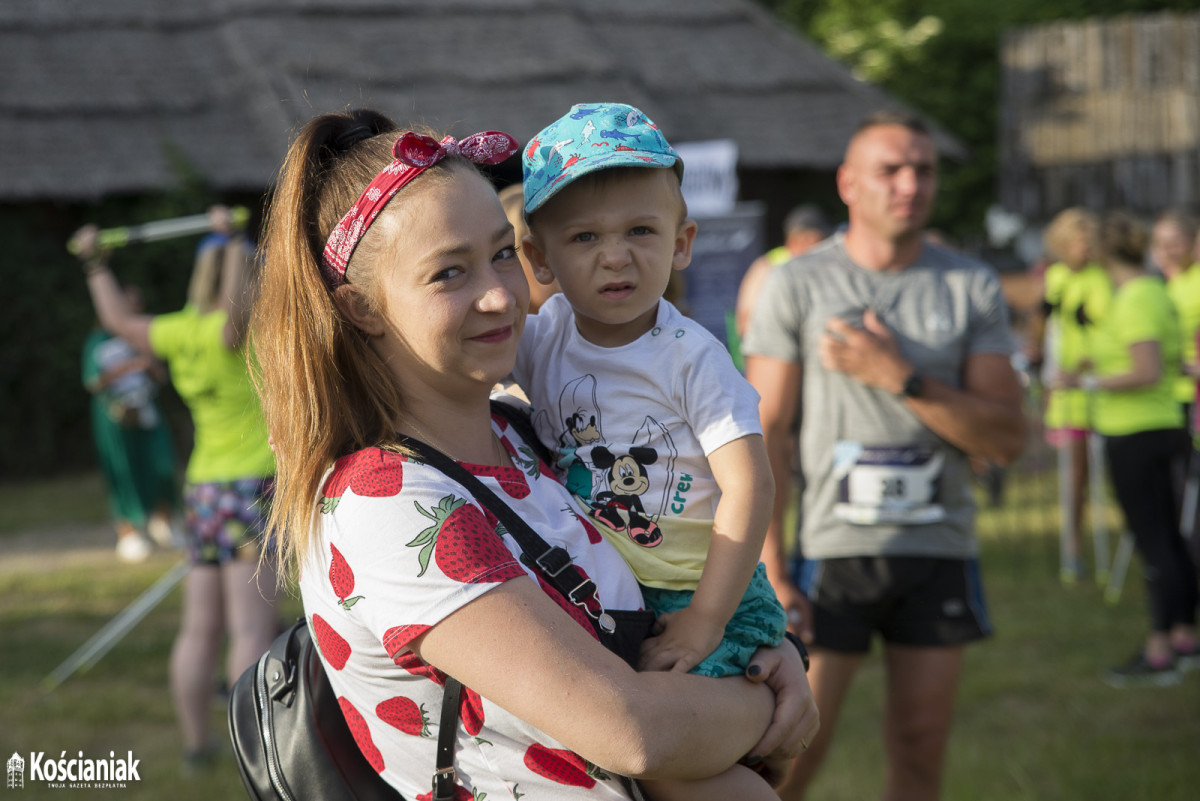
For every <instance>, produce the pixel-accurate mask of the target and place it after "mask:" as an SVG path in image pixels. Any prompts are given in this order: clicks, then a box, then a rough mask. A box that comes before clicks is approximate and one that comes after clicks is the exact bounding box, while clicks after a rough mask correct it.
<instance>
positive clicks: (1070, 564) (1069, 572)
mask: <svg viewBox="0 0 1200 801" xmlns="http://www.w3.org/2000/svg"><path fill="white" fill-rule="evenodd" d="M1055 450H1056V451H1057V452H1058V507H1059V520H1060V521H1061V527H1060V529H1059V540H1058V557H1059V572H1058V576H1059V579H1060V580H1061V581H1062V583H1063V584H1074V583H1075V580H1076V578H1078V574H1079V554H1076V553H1075V542H1074V540H1073V539H1072V536H1071V532H1073V531H1074V530H1075V505H1074V504H1073V503H1072V502H1071V485H1072V478H1073V474H1074V470H1073V469H1072V465H1071V447H1070V443H1068V442H1059V443H1058V445H1057V446H1056V447H1055Z"/></svg>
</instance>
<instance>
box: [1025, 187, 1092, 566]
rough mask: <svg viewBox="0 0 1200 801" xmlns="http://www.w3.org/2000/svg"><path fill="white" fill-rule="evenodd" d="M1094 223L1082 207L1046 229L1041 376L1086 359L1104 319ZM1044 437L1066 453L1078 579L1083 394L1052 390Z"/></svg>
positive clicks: (1036, 338) (1072, 562)
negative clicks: (1094, 332)
mask: <svg viewBox="0 0 1200 801" xmlns="http://www.w3.org/2000/svg"><path fill="white" fill-rule="evenodd" d="M1096 226H1097V221H1096V217H1095V215H1094V214H1092V213H1091V212H1090V211H1087V210H1085V209H1081V208H1069V209H1065V210H1063V211H1061V212H1059V214H1058V215H1057V216H1056V217H1055V218H1054V219H1053V220H1052V221H1051V222H1050V225H1049V226H1047V228H1046V233H1045V246H1046V251H1047V252H1048V253H1049V254H1050V255H1051V256H1052V257H1053V258H1055V259H1057V261H1056V262H1055V263H1054V264H1051V265H1050V266H1049V267H1047V268H1046V275H1045V293H1044V296H1043V302H1042V313H1041V315H1040V316H1039V317H1037V318H1036V319H1035V321H1034V327H1033V334H1032V337H1031V354H1030V356H1031V361H1032V362H1034V363H1035V364H1036V363H1039V362H1040V363H1042V364H1043V375H1044V376H1046V377H1047V378H1050V377H1052V376H1053V375H1054V373H1055V371H1057V370H1063V371H1067V372H1070V371H1074V370H1077V369H1078V368H1079V365H1080V364H1081V363H1082V362H1083V361H1085V360H1086V359H1087V358H1088V354H1089V350H1090V347H1091V344H1090V339H1091V332H1092V330H1093V328H1094V326H1095V324H1096V323H1097V322H1098V321H1099V320H1100V319H1102V318H1103V316H1104V312H1105V310H1106V308H1107V306H1108V300H1109V297H1110V295H1111V293H1112V289H1111V285H1110V282H1109V278H1108V274H1107V273H1106V272H1105V271H1104V268H1103V267H1101V266H1100V265H1099V264H1097V263H1095V261H1093V260H1092V252H1093V249H1094V239H1095V234H1096ZM1045 426H1046V439H1047V441H1048V442H1049V443H1050V444H1051V445H1054V446H1055V447H1056V448H1062V449H1065V450H1066V451H1067V458H1069V459H1070V466H1071V484H1070V488H1069V496H1068V497H1069V499H1070V500H1069V503H1070V509H1069V512H1070V515H1069V520H1070V523H1071V528H1070V531H1069V535H1070V536H1069V538H1068V541H1067V547H1068V548H1069V550H1068V551H1067V553H1066V559H1065V566H1064V572H1063V579H1064V581H1067V582H1073V581H1076V580H1078V578H1079V575H1080V572H1081V564H1080V553H1081V551H1082V540H1083V534H1082V531H1083V510H1084V500H1085V496H1086V491H1087V486H1088V453H1087V433H1088V431H1089V430H1090V429H1091V428H1092V425H1091V409H1090V406H1089V401H1088V397H1087V394H1086V393H1084V392H1082V391H1079V390H1077V389H1065V388H1057V389H1056V388H1051V389H1050V391H1049V393H1048V399H1047V403H1046V412H1045Z"/></svg>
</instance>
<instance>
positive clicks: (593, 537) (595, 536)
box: [565, 509, 604, 545]
mask: <svg viewBox="0 0 1200 801" xmlns="http://www.w3.org/2000/svg"><path fill="white" fill-rule="evenodd" d="M565 511H568V512H570V513H571V514H573V515H575V519H576V520H578V521H579V523H580V525H582V526H583V530H584V531H586V532H587V538H588V542H590V543H591V544H592V545H595V544H596V543H598V542H600V540H602V539H604V537H602V536H600V532H599V531H598V530H597V529H596V527H595V526H593V525H592V524H591V523H590V522H589V521H588V519H587V518H586V517H581V516H580V515H579V513H578V512H576V511H575V510H574V509H567V510H565Z"/></svg>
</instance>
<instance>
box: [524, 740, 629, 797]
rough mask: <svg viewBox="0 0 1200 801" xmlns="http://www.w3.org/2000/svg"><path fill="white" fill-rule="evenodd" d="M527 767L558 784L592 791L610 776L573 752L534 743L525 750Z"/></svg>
mask: <svg viewBox="0 0 1200 801" xmlns="http://www.w3.org/2000/svg"><path fill="white" fill-rule="evenodd" d="M525 767H527V768H529V769H530V770H532V771H533V772H534V773H536V774H537V775H539V776H543V777H545V778H547V779H550V780H551V781H553V782H557V783H558V784H566V785H569V786H571V787H583V788H586V789H591V788H592V787H595V786H596V780H597V779H599V780H601V781H604V780H606V779H608V778H609V776H608V774H606V773H604V771H602V770H600V769H599V768H598V767H596V766H595V765H593V764H592V763H591V762H588V761H587V760H586V759H584V758H583V757H581V756H579V754H576V753H575V752H573V751H566V750H564V749H561V748H547V747H546V746H544V745H542V744H541V743H534V744H533V745H531V746H529V748H527V749H526V750H525Z"/></svg>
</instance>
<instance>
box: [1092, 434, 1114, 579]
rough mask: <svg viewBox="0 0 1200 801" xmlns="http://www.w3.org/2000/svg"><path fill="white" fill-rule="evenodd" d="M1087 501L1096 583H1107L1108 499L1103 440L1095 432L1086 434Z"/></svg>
mask: <svg viewBox="0 0 1200 801" xmlns="http://www.w3.org/2000/svg"><path fill="white" fill-rule="evenodd" d="M1087 438H1088V440H1087V449H1088V501H1089V502H1090V503H1091V507H1092V515H1091V517H1092V558H1093V560H1094V561H1095V563H1096V583H1097V584H1099V585H1100V586H1101V587H1103V586H1104V584H1105V582H1107V581H1108V571H1109V564H1108V499H1107V497H1106V493H1105V481H1104V479H1105V475H1106V473H1105V467H1104V438H1103V437H1101V436H1100V435H1099V434H1097V433H1096V432H1095V431H1089V432H1088V434H1087Z"/></svg>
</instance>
